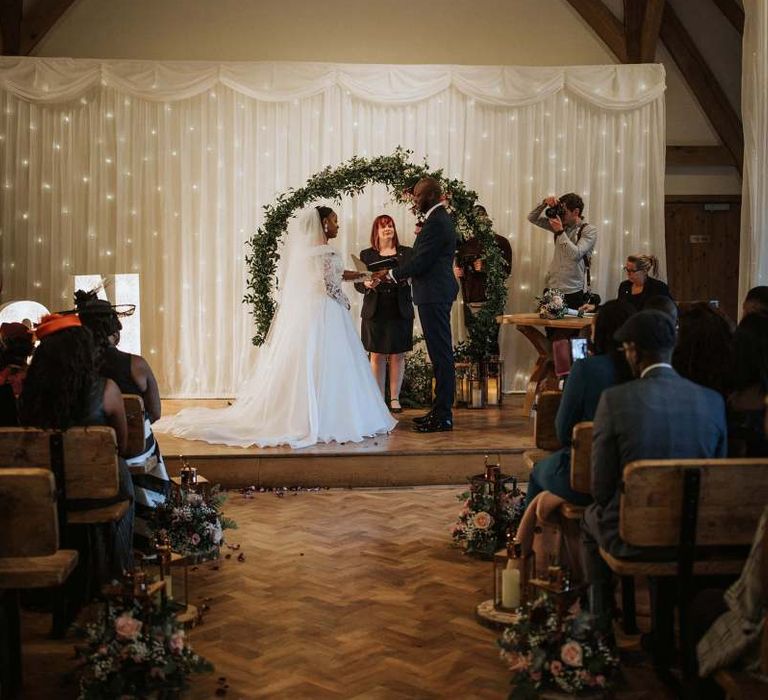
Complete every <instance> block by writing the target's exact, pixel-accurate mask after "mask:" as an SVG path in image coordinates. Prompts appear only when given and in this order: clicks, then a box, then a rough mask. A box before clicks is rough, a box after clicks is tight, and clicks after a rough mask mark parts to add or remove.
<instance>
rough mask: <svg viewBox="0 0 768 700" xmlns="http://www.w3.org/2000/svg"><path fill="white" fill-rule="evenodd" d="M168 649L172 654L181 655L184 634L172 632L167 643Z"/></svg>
mask: <svg viewBox="0 0 768 700" xmlns="http://www.w3.org/2000/svg"><path fill="white" fill-rule="evenodd" d="M168 647H169V648H170V650H171V653H173V654H181V652H182V651H184V632H183V631H179V632H174V634H172V635H171V638H170V640H169V641H168Z"/></svg>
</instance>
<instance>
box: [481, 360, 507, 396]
mask: <svg viewBox="0 0 768 700" xmlns="http://www.w3.org/2000/svg"><path fill="white" fill-rule="evenodd" d="M503 377H504V360H502V359H501V358H500V357H499V356H498V355H493V356H491V357H490V358H488V362H487V363H486V371H485V377H484V379H485V397H486V402H487V404H488V405H489V406H501V398H502V393H503V391H504V387H503V382H504V379H503Z"/></svg>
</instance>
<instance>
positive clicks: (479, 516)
mask: <svg viewBox="0 0 768 700" xmlns="http://www.w3.org/2000/svg"><path fill="white" fill-rule="evenodd" d="M492 522H493V518H492V517H491V516H490V515H489V514H488V513H486V512H485V511H484V510H481V511H480V512H479V513H475V516H474V517H473V518H472V524H473V525H474V526H475V527H476V528H477V529H478V530H487V529H488V528H489V527H490V526H491V523H492Z"/></svg>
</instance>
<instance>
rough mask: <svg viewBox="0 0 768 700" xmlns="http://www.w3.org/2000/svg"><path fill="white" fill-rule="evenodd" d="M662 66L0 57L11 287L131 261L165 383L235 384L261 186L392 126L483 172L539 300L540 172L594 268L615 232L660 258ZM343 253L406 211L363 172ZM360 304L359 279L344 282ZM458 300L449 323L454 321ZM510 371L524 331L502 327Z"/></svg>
mask: <svg viewBox="0 0 768 700" xmlns="http://www.w3.org/2000/svg"><path fill="white" fill-rule="evenodd" d="M663 92H664V72H663V68H662V66H660V65H640V66H581V67H567V68H529V67H492V66H491V67H471V66H469V67H468V66H462V67H457V66H378V65H349V64H345V65H336V64H314V63H229V64H211V63H200V62H189V63H186V62H150V61H95V60H86V59H83V60H80V59H37V58H24V59H19V58H2V59H0V102H1V104H0V120H1V121H0V124H1V125H2V126H1V127H0V159H1V161H0V184H1V185H2V187H3V189H2V197H3V199H2V203H3V206H2V212H1V214H0V216H1V217H2V218H1V220H0V227H1V230H0V246H1V247H2V270H3V278H4V285H5V286H4V289H3V299H4V301H7V300H9V299H19V298H32V299H36V300H38V301H41V302H43V303H45V304H46V305H48V306H49V307H53V308H67V307H69V306H70V305H71V292H72V282H71V275H74V274H94V273H101V274H103V275H106V276H108V275H111V274H115V273H122V272H139V273H140V275H141V303H142V345H143V354H144V355H145V356H146V357H147V358H148V359H149V361H150V362H151V364H152V366H153V368H154V369H155V372H156V374H157V375H158V378H159V380H160V382H161V386H162V388H163V392H164V394H165V395H167V396H184V397H193V396H196V397H203V396H230V395H233V394H234V393H236V390H237V386H238V384H239V383H240V381H241V380H242V379H243V377H244V376H245V374H246V372H247V370H248V368H249V367H250V365H251V363H252V361H253V356H254V355H253V353H254V352H258V350H256V349H254V348H253V347H252V346H251V344H250V338H251V336H252V331H253V326H252V322H251V318H250V316H249V314H248V308H247V307H246V306H244V305H243V304H242V303H241V299H242V296H243V293H244V288H245V279H246V271H245V266H244V254H245V248H244V241H245V240H246V239H247V238H248V237H249V236H250V235H251V234H252V233H253V232H254V231H255V230H256V228H257V227H258V225H259V224H260V223H261V221H262V217H263V212H262V206H263V205H264V204H268V203H270V202H271V201H272V200H273V199H274V197H275V195H276V194H278V193H279V192H282V191H284V190H286V189H288V188H291V187H300V186H301V185H302V184H303V183H304V182H305V180H306V179H307V178H308V177H310V176H311V175H312V174H314V173H315V172H317V171H319V170H320V169H322V168H324V167H325V166H327V165H334V164H338V163H340V162H342V161H344V160H346V159H348V158H350V157H351V156H353V155H360V156H374V155H381V154H388V153H391V152H392V151H393V149H394V148H395V147H396V146H403V147H405V148H409V149H411V150H413V151H414V158H415V159H416V160H417V161H420V160H421V159H422V158H424V157H427V158H428V159H429V163H430V165H431V166H432V167H440V168H443V169H444V170H445V173H446V174H447V175H449V176H451V177H455V178H459V179H461V180H462V181H463V182H465V183H466V184H467V185H468V186H469V187H471V188H472V189H475V190H476V191H477V192H478V194H479V195H480V199H481V201H482V202H483V204H485V206H486V207H487V209H488V211H489V213H490V215H491V217H492V219H493V220H494V222H495V230H496V231H497V232H498V233H500V234H501V235H505V236H508V237H509V239H510V241H511V243H512V250H513V256H514V259H513V271H512V276H511V277H510V280H509V290H510V295H509V302H508V311H509V312H518V311H532V310H534V308H535V304H534V301H533V296H534V295H535V294H537V293H538V292H539V290H540V289H541V287H542V285H543V281H544V274H545V271H546V268H547V265H548V262H549V259H550V258H551V255H552V240H551V235H548V234H547V233H546V232H544V231H541V230H539V229H536V228H534V227H533V226H531V225H530V224H528V223H527V221H526V219H525V217H526V214H527V213H528V211H529V210H530V209H532V208H533V206H534V205H535V204H536V203H538V202H539V201H540V200H541V199H542V198H543V197H544V196H545V195H546V194H549V193H563V192H567V191H575V192H578V193H580V194H582V195H583V196H584V199H585V202H586V217H587V219H588V220H589V221H592V222H594V223H595V224H596V225H597V226H598V229H599V232H600V234H599V239H598V245H597V255H596V257H595V258H594V261H593V270H594V274H593V287H594V288H595V289H596V290H597V291H598V292H599V293H600V294H601V295H602V296H603V297H604V298H610V297H612V296H615V290H616V287H617V286H618V283H619V282H620V281H621V279H622V275H621V265H622V263H623V261H624V258H625V256H626V255H627V254H631V253H635V252H645V251H650V252H653V253H654V254H656V255H658V256H659V257H660V259H661V260H662V267H663V260H664V215H663V206H664V197H663V186H664V145H665V144H664V126H665V125H664V101H663ZM337 209H338V211H339V213H340V220H341V223H342V230H341V233H340V236H339V239H337V241H336V242H335V243H334V245H336V246H337V247H338V248H339V249H340V251H341V252H342V253H343V255H344V256H345V257H348V254H349V253H350V252H358V251H359V250H360V249H362V248H365V247H367V246H368V245H369V243H368V239H369V236H370V225H371V221H372V220H373V218H374V217H375V216H376V215H377V214H379V213H382V212H387V213H389V214H391V215H393V217H394V218H395V221H396V223H397V225H398V231H399V233H400V236H401V239H403V242H405V243H407V244H408V243H412V241H413V235H412V230H413V217H412V215H410V214H409V213H407V212H405V211H403V210H400V209H399V208H398V207H396V206H395V205H393V204H391V203H390V202H389V197H388V195H387V192H386V191H385V189H384V188H382V187H380V186H372V187H371V188H369V189H368V190H367V191H366V192H365V193H363V194H362V195H361V196H360V197H357V198H355V199H353V200H350V199H345V200H343V201H342V203H341V204H340V205H339V206H338V207H337ZM348 293H349V295H350V297H351V299H352V301H353V309H352V312H353V313H354V314H355V315H356V316H357V315H359V310H360V297H359V295H357V294H356V293H355V292H354V290H353V289H351V287H350V289H349V290H348ZM459 311H460V305H459V304H457V305H456V307H455V313H454V326H455V334H456V336H457V338H458V337H462V335H463V329H462V327H461V314H460V312H459ZM502 349H503V352H504V355H505V357H506V359H507V379H508V382H507V387H508V388H512V389H524V388H525V378H526V376H527V371H528V366H529V363H530V361H531V359H532V350H531V349H530V347H529V346H528V344H527V341H525V340H524V339H523V338H522V336H520V334H518V333H516V332H515V331H514V330H513V329H511V328H505V329H504V330H503V332H502Z"/></svg>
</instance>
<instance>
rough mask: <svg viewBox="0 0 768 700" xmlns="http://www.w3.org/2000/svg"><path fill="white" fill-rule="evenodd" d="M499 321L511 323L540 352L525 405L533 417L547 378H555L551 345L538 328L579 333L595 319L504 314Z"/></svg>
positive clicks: (529, 383)
mask: <svg viewBox="0 0 768 700" xmlns="http://www.w3.org/2000/svg"><path fill="white" fill-rule="evenodd" d="M496 320H497V321H498V322H499V323H501V324H505V323H509V324H513V325H514V326H516V327H517V330H519V331H520V332H521V333H522V334H523V335H524V336H525V337H526V338H528V340H529V341H530V343H531V345H533V347H534V349H535V350H536V352H537V353H538V357H537V358H536V361H535V362H534V364H533V368H532V369H531V375H530V377H529V378H528V388H527V390H526V392H525V401H524V402H523V415H524V416H530V415H531V408H532V407H533V403H534V401H535V400H536V394H537V392H538V390H539V385H540V384H541V383H542V382H543V381H545V380H547V379H554V378H555V374H554V364H553V362H552V342H551V341H550V340H549V338H547V336H546V335H545V333H544V332H542V331H541V330H539V329H546V328H557V329H568V330H577V331H579V330H581V329H582V328H584V327H585V326H589V325H591V323H592V317H591V316H590V317H583V318H579V317H578V316H566V317H565V318H560V319H552V318H541V317H540V316H539V314H505V315H504V316H497V317H496Z"/></svg>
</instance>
